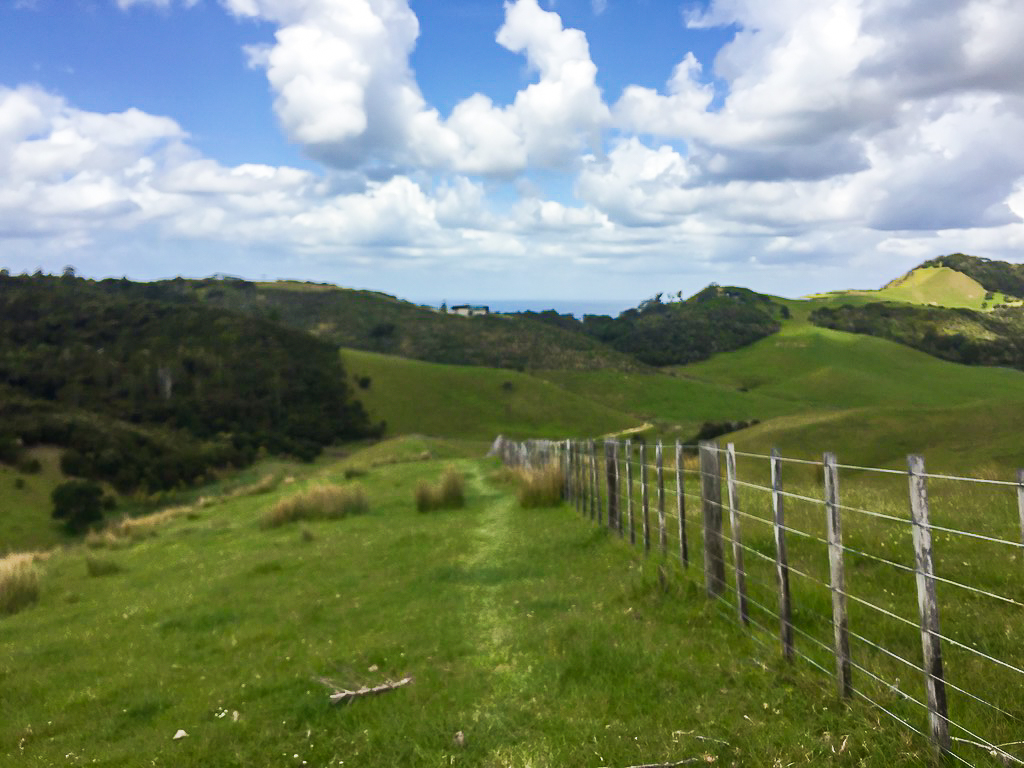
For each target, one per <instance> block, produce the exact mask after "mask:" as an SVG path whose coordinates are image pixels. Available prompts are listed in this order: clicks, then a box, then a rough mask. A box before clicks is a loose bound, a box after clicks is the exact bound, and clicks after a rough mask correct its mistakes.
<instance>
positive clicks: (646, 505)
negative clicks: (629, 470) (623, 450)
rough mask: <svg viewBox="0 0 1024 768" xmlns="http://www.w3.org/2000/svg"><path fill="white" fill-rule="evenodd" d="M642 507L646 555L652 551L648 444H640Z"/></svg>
mask: <svg viewBox="0 0 1024 768" xmlns="http://www.w3.org/2000/svg"><path fill="white" fill-rule="evenodd" d="M640 507H641V511H642V513H643V516H644V519H643V525H644V553H645V554H646V553H648V552H650V551H651V520H650V502H649V498H648V495H647V443H640Z"/></svg>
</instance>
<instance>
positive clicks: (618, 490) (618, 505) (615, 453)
mask: <svg viewBox="0 0 1024 768" xmlns="http://www.w3.org/2000/svg"><path fill="white" fill-rule="evenodd" d="M612 460H613V461H614V462H615V522H616V524H617V526H618V529H619V538H620V539H621V538H622V536H623V534H624V531H623V528H622V476H621V474H620V472H619V443H618V441H616V442H614V443H612Z"/></svg>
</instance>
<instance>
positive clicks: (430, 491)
mask: <svg viewBox="0 0 1024 768" xmlns="http://www.w3.org/2000/svg"><path fill="white" fill-rule="evenodd" d="M415 498H416V509H417V510H419V511H420V512H431V511H433V510H435V509H460V508H462V507H464V506H466V478H465V477H463V475H462V473H461V472H459V471H458V470H457V469H455V467H448V468H447V469H445V471H444V474H443V475H441V481H440V483H438V484H437V485H431V484H430V483H428V482H426V481H425V480H424V481H422V482H420V484H419V485H417V486H416V493H415Z"/></svg>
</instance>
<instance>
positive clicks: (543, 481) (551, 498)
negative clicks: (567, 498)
mask: <svg viewBox="0 0 1024 768" xmlns="http://www.w3.org/2000/svg"><path fill="white" fill-rule="evenodd" d="M516 475H517V478H516V480H517V482H518V484H519V490H518V491H517V492H516V497H517V498H518V499H519V506H520V507H522V508H523V509H531V508H535V507H555V506H558V505H559V504H561V503H562V499H563V497H564V493H565V473H564V472H562V470H561V469H559V468H558V467H556V466H548V467H541V468H539V469H521V470H519V471H518V472H517V473H516Z"/></svg>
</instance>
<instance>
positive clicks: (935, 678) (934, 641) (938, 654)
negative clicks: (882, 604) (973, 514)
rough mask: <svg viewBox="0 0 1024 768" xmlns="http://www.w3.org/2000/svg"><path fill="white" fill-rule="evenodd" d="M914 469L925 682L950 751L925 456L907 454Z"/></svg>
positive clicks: (940, 737)
mask: <svg viewBox="0 0 1024 768" xmlns="http://www.w3.org/2000/svg"><path fill="white" fill-rule="evenodd" d="M907 467H908V469H909V471H910V517H911V530H912V531H913V535H914V564H915V566H916V567H915V571H916V578H917V606H918V609H919V610H920V613H921V645H922V647H923V650H924V681H925V688H926V690H927V693H928V720H929V724H930V725H931V736H932V741H933V742H934V743H935V746H937V747H938V748H939V749H940V750H941V751H943V752H948V751H949V749H950V745H951V741H950V738H949V719H948V714H949V713H948V712H947V709H946V683H945V678H944V677H943V674H942V646H941V645H940V643H939V604H938V601H937V600H936V597H935V566H934V563H933V562H932V529H931V524H930V523H929V521H928V488H927V485H926V480H925V477H924V474H925V472H924V458H923V457H921V456H915V455H911V456H908V457H907Z"/></svg>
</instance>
